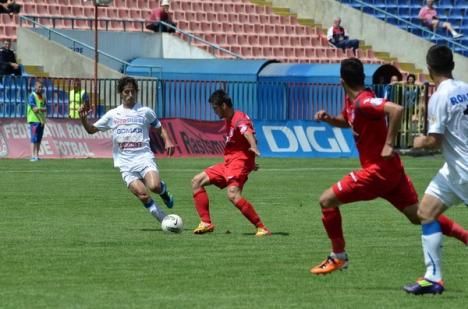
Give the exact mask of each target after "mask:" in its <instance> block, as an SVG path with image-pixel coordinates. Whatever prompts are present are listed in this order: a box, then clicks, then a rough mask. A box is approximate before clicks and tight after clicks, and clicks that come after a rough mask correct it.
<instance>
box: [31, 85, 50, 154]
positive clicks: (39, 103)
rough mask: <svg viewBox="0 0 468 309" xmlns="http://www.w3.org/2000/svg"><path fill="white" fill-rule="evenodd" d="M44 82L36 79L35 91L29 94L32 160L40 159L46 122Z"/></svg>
mask: <svg viewBox="0 0 468 309" xmlns="http://www.w3.org/2000/svg"><path fill="white" fill-rule="evenodd" d="M43 91H44V83H43V81H41V80H39V79H38V80H36V83H35V84H34V91H33V92H32V93H31V95H30V96H29V100H28V109H27V114H26V119H27V122H28V124H29V127H30V129H31V153H32V154H31V160H30V161H31V162H34V161H38V160H39V150H40V149H41V141H42V135H43V134H44V127H45V123H46V113H47V108H46V98H45V95H43Z"/></svg>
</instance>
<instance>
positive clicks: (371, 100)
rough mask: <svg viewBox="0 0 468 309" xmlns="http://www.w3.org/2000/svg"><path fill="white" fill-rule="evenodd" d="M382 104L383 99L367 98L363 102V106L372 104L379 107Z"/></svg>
mask: <svg viewBox="0 0 468 309" xmlns="http://www.w3.org/2000/svg"><path fill="white" fill-rule="evenodd" d="M383 102H384V99H382V98H367V99H365V100H364V104H368V103H370V104H372V105H374V106H380V105H382V103H383Z"/></svg>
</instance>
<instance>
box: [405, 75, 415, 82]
mask: <svg viewBox="0 0 468 309" xmlns="http://www.w3.org/2000/svg"><path fill="white" fill-rule="evenodd" d="M410 77H412V78H413V80H414V81H416V75H414V74H408V76H406V81H408V79H409V78H410Z"/></svg>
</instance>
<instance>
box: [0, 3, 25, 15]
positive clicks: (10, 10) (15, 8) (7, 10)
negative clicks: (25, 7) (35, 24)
mask: <svg viewBox="0 0 468 309" xmlns="http://www.w3.org/2000/svg"><path fill="white" fill-rule="evenodd" d="M20 11H21V5H19V4H17V3H16V2H15V0H0V14H9V15H10V16H13V15H14V14H19V12H20Z"/></svg>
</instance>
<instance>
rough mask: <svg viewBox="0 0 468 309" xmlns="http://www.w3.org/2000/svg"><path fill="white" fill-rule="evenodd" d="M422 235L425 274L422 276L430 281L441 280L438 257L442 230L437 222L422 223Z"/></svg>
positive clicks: (439, 255)
mask: <svg viewBox="0 0 468 309" xmlns="http://www.w3.org/2000/svg"><path fill="white" fill-rule="evenodd" d="M422 230H423V235H422V237H421V239H422V246H423V252H424V263H425V264H426V274H425V275H424V278H426V279H429V280H431V281H436V282H437V281H440V280H442V269H441V267H440V257H441V251H442V249H441V248H442V239H443V237H442V232H441V229H440V224H439V222H438V221H437V220H436V221H433V222H431V223H427V224H423V225H422Z"/></svg>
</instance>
